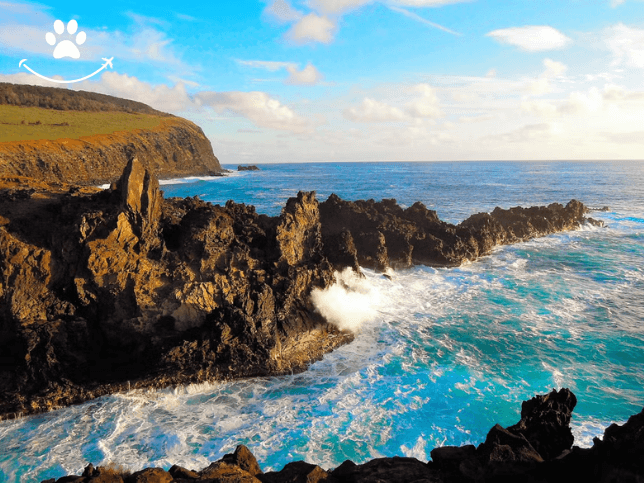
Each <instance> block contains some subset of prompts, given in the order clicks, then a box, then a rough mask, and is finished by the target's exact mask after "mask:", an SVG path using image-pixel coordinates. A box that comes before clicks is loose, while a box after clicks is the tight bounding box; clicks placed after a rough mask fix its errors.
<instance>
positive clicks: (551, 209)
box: [0, 158, 585, 458]
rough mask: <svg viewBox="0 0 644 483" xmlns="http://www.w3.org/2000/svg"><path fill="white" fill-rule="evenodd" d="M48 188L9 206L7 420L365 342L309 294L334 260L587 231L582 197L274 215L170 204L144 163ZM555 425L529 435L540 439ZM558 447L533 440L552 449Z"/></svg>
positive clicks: (294, 367)
mask: <svg viewBox="0 0 644 483" xmlns="http://www.w3.org/2000/svg"><path fill="white" fill-rule="evenodd" d="M34 186H35V187H32V189H34V190H36V188H37V187H38V186H40V185H34ZM36 191H38V190H36ZM36 191H34V192H33V193H31V194H30V195H29V196H28V197H21V196H8V197H5V198H6V199H3V202H2V203H0V382H1V383H2V384H1V387H2V389H1V390H0V418H7V417H16V416H19V415H24V414H30V413H36V412H40V411H46V410H50V409H53V408H56V407H60V406H65V405H69V404H74V403H78V402H82V401H86V400H88V399H92V398H95V397H98V396H101V395H104V394H110V393H113V392H117V391H124V390H129V389H136V388H143V387H165V386H169V385H176V384H186V383H195V382H202V381H206V380H222V379H228V378H235V377H249V376H267V375H278V374H287V373H293V372H297V371H302V370H304V369H306V367H307V366H308V365H309V364H310V363H311V362H313V361H316V360H319V359H320V358H321V357H322V356H323V355H324V354H325V353H326V352H329V351H331V350H333V349H334V348H336V347H338V346H339V345H342V344H345V343H348V342H350V341H351V340H353V334H352V333H350V332H346V331H341V330H339V329H338V328H337V327H336V326H334V325H332V324H329V323H327V321H325V320H324V319H323V317H322V316H321V315H320V314H319V313H318V312H317V311H316V310H315V307H314V306H313V304H312V302H311V298H310V294H311V291H312V290H313V289H315V288H320V289H323V288H326V287H328V286H329V285H331V284H332V283H334V281H335V278H334V270H341V269H344V268H346V267H351V268H353V269H354V270H356V271H359V267H360V266H364V267H373V268H376V269H379V270H383V271H384V270H386V269H388V268H389V267H393V268H397V267H409V266H411V265H412V264H415V263H423V264H428V265H437V266H445V265H448V266H451V265H459V264H460V263H462V262H463V261H465V260H473V259H475V258H476V257H478V256H481V255H484V254H486V253H489V251H490V250H491V249H492V247H494V246H495V245H497V244H499V243H511V242H514V241H521V240H524V239H527V238H530V237H533V236H538V235H542V234H547V233H552V232H555V231H558V230H565V229H571V228H575V227H577V226H579V224H580V223H582V222H584V217H583V214H584V212H585V208H584V206H583V205H582V204H581V203H579V202H576V201H571V202H570V203H568V205H567V206H566V207H564V206H562V205H559V204H552V205H550V206H548V207H537V208H511V209H510V210H501V209H499V208H497V209H495V210H494V212H493V213H491V214H479V215H474V216H473V217H470V218H469V219H468V220H465V221H464V222H463V223H461V224H460V225H458V226H454V225H450V224H448V223H444V222H442V221H440V220H439V219H438V217H437V216H436V213H435V212H434V211H431V210H428V209H427V208H426V207H425V206H424V205H423V204H422V203H415V204H413V205H412V206H411V207H409V208H406V209H403V208H401V207H400V206H399V205H398V204H397V203H396V201H395V200H382V201H381V202H375V201H373V200H368V201H356V202H349V201H343V200H341V199H340V198H338V197H337V196H335V195H331V196H330V197H329V199H328V200H326V201H325V202H323V203H318V201H317V199H316V198H315V193H314V192H311V193H303V192H300V193H299V194H298V195H297V197H294V198H291V199H289V200H288V201H287V203H286V205H285V206H284V208H283V209H282V213H281V214H280V215H279V216H276V217H268V216H265V215H260V214H257V213H256V212H255V208H254V207H252V206H246V205H244V204H238V203H234V202H232V201H229V202H227V203H226V205H225V206H223V207H222V206H219V205H216V206H213V205H212V204H210V203H206V202H204V201H201V200H199V199H198V198H197V197H193V198H186V199H174V198H173V199H164V198H163V196H162V192H161V190H160V189H159V183H158V181H157V179H156V177H155V176H153V175H152V174H151V172H150V170H148V169H146V168H145V167H144V166H143V165H142V164H141V163H139V162H138V161H137V159H136V158H133V159H131V160H130V162H129V163H128V164H127V166H126V167H125V169H124V171H123V173H122V175H121V177H120V178H119V180H118V182H116V183H114V184H113V185H112V186H111V187H110V189H108V190H105V191H94V190H88V189H86V188H83V189H77V190H74V191H73V193H71V194H70V189H69V188H68V187H66V188H64V189H63V190H62V192H61V193H58V194H52V193H51V192H50V193H45V192H41V191H38V192H36ZM542 429H543V428H542ZM542 429H538V428H537V429H535V428H534V427H533V425H530V424H528V426H526V428H524V429H521V430H520V431H519V433H520V434H524V435H525V437H526V438H527V439H528V441H531V440H530V438H531V436H530V435H531V434H532V433H533V432H534V431H541V430H542ZM559 446H561V445H559ZM559 446H557V447H555V448H553V449H547V450H546V449H541V448H535V449H537V451H542V450H543V451H545V452H546V456H545V458H550V457H551V456H552V455H553V454H554V452H556V451H560V448H559ZM551 452H552V453H551Z"/></svg>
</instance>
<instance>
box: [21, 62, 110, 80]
mask: <svg viewBox="0 0 644 483" xmlns="http://www.w3.org/2000/svg"><path fill="white" fill-rule="evenodd" d="M112 59H114V57H110V58H109V59H106V58H105V57H103V60H104V61H105V63H104V64H103V65H102V66H101V67H100V68H99V69H97V70H95V71H94V72H92V73H91V74H89V75H86V76H85V77H81V78H80V79H73V80H60V79H52V78H50V77H46V76H44V75H42V74H39V73H38V72H36V71H35V70H33V69H32V68H31V67H29V66H28V65H27V64H24V62H27V59H22V60H21V61H20V64H18V67H22V66H23V65H24V66H25V69H27V70H28V71H29V72H31V73H32V74H34V75H37V76H38V77H40V78H41V79H45V80H48V81H51V82H58V83H59V84H72V83H73V82H80V81H84V80H85V79H89V78H90V77H92V76H95V75H96V74H98V73H99V72H100V71H102V70H103V69H106V68H107V66H108V65H109V66H110V67H112V68H113V66H112Z"/></svg>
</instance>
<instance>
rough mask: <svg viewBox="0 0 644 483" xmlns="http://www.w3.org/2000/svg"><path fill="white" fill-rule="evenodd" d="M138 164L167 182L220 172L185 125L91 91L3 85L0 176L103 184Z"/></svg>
mask: <svg viewBox="0 0 644 483" xmlns="http://www.w3.org/2000/svg"><path fill="white" fill-rule="evenodd" d="M135 157H136V158H138V159H139V161H140V162H141V163H143V165H144V166H146V167H147V168H149V169H150V170H151V171H152V172H153V173H155V174H156V175H157V176H159V177H162V178H176V177H183V176H197V175H215V174H220V173H221V172H222V168H221V165H220V164H219V160H218V159H217V157H216V156H215V155H214V153H213V151H212V146H211V145H210V141H209V140H208V139H207V138H206V136H205V135H204V133H203V131H202V130H201V128H199V126H197V125H195V124H194V123H192V122H190V121H188V120H186V119H183V118H181V117H177V116H173V115H171V114H167V113H164V112H161V111H157V110H156V109H153V108H151V107H150V106H148V105H146V104H143V103H141V102H136V101H131V100H128V99H120V98H118V97H113V96H107V95H104V94H96V93H94V92H84V91H74V90H70V89H61V88H52V87H39V86H28V85H15V84H7V83H0V177H16V176H18V177H27V178H33V179H34V180H37V181H44V182H60V183H75V184H81V185H96V184H103V183H109V182H111V181H114V180H116V179H117V178H118V177H119V176H120V174H121V173H122V171H123V168H124V167H125V165H126V164H127V162H128V161H129V160H130V159H132V158H135Z"/></svg>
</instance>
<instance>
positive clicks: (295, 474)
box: [258, 461, 338, 483]
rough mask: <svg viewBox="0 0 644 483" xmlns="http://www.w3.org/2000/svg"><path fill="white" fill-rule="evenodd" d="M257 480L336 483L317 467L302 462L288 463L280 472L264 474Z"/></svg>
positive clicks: (294, 482)
mask: <svg viewBox="0 0 644 483" xmlns="http://www.w3.org/2000/svg"><path fill="white" fill-rule="evenodd" d="M258 478H259V479H260V480H261V481H262V483H338V480H336V479H335V478H334V477H333V476H331V475H329V473H327V472H326V471H325V470H323V469H322V468H320V467H319V466H317V465H312V464H310V463H306V462H304V461H294V462H292V463H288V464H287V465H286V466H284V468H283V469H282V470H281V471H276V472H273V471H271V472H268V473H264V474H263V475H261V476H259V477H258Z"/></svg>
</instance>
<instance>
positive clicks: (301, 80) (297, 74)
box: [285, 63, 324, 85]
mask: <svg viewBox="0 0 644 483" xmlns="http://www.w3.org/2000/svg"><path fill="white" fill-rule="evenodd" d="M286 70H287V71H288V72H289V74H290V76H289V77H288V79H286V81H285V83H286V84H294V85H315V84H317V83H319V82H320V81H322V80H323V79H324V76H323V75H322V74H321V73H320V71H319V70H317V69H316V68H315V66H313V65H312V64H311V63H308V64H307V65H306V67H304V68H303V69H302V70H297V67H296V66H294V65H289V66H287V67H286Z"/></svg>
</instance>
